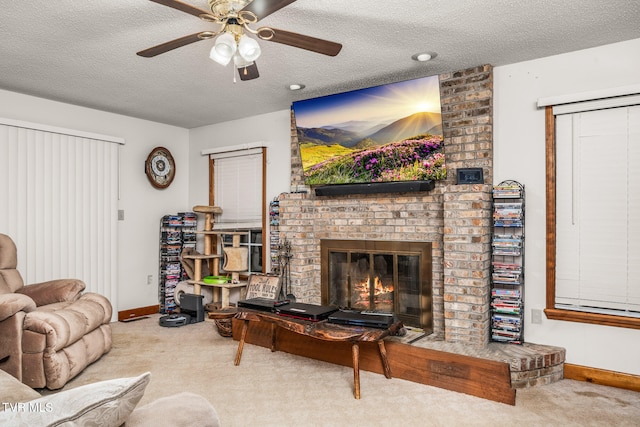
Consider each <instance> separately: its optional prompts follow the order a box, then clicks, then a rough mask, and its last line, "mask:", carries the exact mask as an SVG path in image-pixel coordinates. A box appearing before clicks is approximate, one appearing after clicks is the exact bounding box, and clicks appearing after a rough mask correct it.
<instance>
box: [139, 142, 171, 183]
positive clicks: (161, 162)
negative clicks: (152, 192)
mask: <svg viewBox="0 0 640 427" xmlns="http://www.w3.org/2000/svg"><path fill="white" fill-rule="evenodd" d="M144 170H145V172H146V174H147V178H149V181H150V182H151V185H153V186H154V187H155V188H167V187H168V186H169V185H171V182H172V181H173V178H174V177H175V176H176V164H175V162H174V161H173V156H172V155H171V152H170V151H169V150H167V149H166V148H164V147H156V148H154V149H153V150H151V153H149V156H148V157H147V161H146V162H145V164H144Z"/></svg>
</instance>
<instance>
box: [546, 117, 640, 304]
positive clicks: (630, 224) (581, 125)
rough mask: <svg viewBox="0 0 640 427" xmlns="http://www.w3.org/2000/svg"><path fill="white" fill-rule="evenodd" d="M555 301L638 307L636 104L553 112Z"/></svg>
mask: <svg viewBox="0 0 640 427" xmlns="http://www.w3.org/2000/svg"><path fill="white" fill-rule="evenodd" d="M556 139H557V147H556V159H557V171H556V177H557V181H556V192H557V201H556V238H557V244H556V308H567V309H572V310H582V311H592V312H597V313H609V314H621V315H630V316H634V317H635V316H639V315H640V106H630V107H619V108H609V109H602V110H596V111H586V112H576V113H568V114H564V115H559V116H557V118H556Z"/></svg>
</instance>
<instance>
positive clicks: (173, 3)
mask: <svg viewBox="0 0 640 427" xmlns="http://www.w3.org/2000/svg"><path fill="white" fill-rule="evenodd" d="M151 1H152V2H154V3H158V4H161V5H163V6H168V7H171V8H173V9H176V10H179V11H182V12H186V13H188V14H190V15H193V16H195V17H198V18H199V17H200V15H211V12H207V11H206V10H202V9H199V8H197V7H195V6H191V5H190V4H187V3H183V2H181V1H179V0H151Z"/></svg>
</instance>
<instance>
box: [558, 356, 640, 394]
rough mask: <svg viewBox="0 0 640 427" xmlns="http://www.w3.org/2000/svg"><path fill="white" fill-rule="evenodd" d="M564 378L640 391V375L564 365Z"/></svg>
mask: <svg viewBox="0 0 640 427" xmlns="http://www.w3.org/2000/svg"><path fill="white" fill-rule="evenodd" d="M564 377H565V379H568V380H576V381H586V382H588V383H594V384H600V385H606V386H609V387H616V388H623V389H626V390H632V391H640V375H632V374H625V373H623V372H615V371H608V370H606V369H598V368H590V367H588V366H580V365H573V364H571V363H565V364H564Z"/></svg>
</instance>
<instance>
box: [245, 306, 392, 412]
mask: <svg viewBox="0 0 640 427" xmlns="http://www.w3.org/2000/svg"><path fill="white" fill-rule="evenodd" d="M236 318H237V319H239V320H242V321H243V325H242V333H241V336H240V342H239V343H238V350H237V352H236V358H235V362H234V364H235V365H236V366H238V365H239V364H240V359H241V358H242V349H243V347H244V341H245V338H246V336H247V330H248V329H249V323H250V322H252V321H253V322H256V321H262V322H268V323H270V324H271V351H276V341H277V333H276V330H277V327H280V328H283V329H286V330H288V331H291V332H295V333H297V334H300V335H305V336H308V337H312V338H315V339H318V340H324V341H333V342H337V341H347V342H350V343H351V354H352V358H353V385H354V396H355V398H356V399H360V347H359V343H361V342H365V341H370V342H376V343H377V344H378V349H379V351H380V360H381V362H382V368H383V372H384V375H385V377H387V378H391V368H390V367H389V361H388V360H387V351H386V349H385V346H384V338H385V337H387V336H389V335H392V334H395V333H397V331H398V330H400V328H402V326H403V325H402V322H400V321H399V322H396V323H394V324H393V325H391V327H389V329H376V328H365V327H360V326H345V325H337V324H333V323H329V322H327V321H326V320H323V321H320V322H310V321H306V320H300V319H294V318H290V317H284V316H280V315H278V314H275V313H269V312H262V311H255V310H242V311H239V312H238V313H237V314H236Z"/></svg>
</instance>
